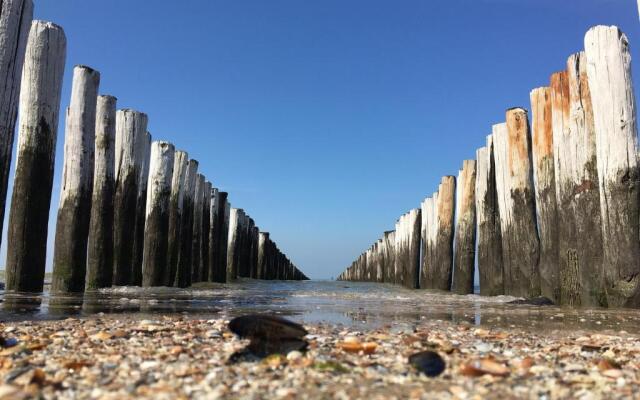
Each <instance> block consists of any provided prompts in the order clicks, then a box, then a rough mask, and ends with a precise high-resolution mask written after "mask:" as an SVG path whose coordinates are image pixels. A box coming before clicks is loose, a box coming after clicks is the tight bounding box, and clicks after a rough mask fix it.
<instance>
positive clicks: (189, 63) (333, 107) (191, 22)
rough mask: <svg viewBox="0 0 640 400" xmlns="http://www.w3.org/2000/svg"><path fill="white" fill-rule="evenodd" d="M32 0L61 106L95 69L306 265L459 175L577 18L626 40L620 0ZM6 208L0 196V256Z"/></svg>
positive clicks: (320, 263)
mask: <svg viewBox="0 0 640 400" xmlns="http://www.w3.org/2000/svg"><path fill="white" fill-rule="evenodd" d="M34 3H35V16H34V17H35V18H37V19H43V20H50V21H53V22H55V23H57V24H59V25H61V26H62V27H63V28H64V30H65V32H66V35H67V46H68V47H67V66H66V71H65V78H64V87H63V93H62V104H61V107H62V109H65V108H66V107H67V106H68V103H69V97H70V90H71V76H72V70H73V66H74V65H77V64H85V65H89V66H91V67H93V68H95V69H97V70H99V71H100V72H101V75H102V79H101V85H100V93H101V94H111V95H114V96H116V97H117V98H118V108H134V109H137V110H140V111H143V112H145V113H147V114H148V115H149V131H150V132H151V133H152V135H153V138H154V140H168V141H170V142H172V143H174V144H175V145H176V148H178V149H182V150H186V151H187V152H188V153H189V155H190V157H191V158H195V159H197V160H199V161H200V171H201V172H202V173H204V174H205V176H206V177H207V178H208V179H209V180H211V181H212V182H213V184H214V186H216V187H219V188H220V189H221V190H224V191H228V192H229V199H230V201H231V203H232V205H233V206H234V207H240V208H243V209H245V210H246V211H247V212H248V213H249V214H250V215H251V216H252V218H253V219H254V220H255V221H256V223H257V225H258V226H259V227H260V229H261V230H263V231H268V232H270V233H271V237H272V239H273V240H275V241H276V243H277V244H278V246H279V247H280V249H281V250H283V252H284V253H286V254H287V255H288V256H289V258H290V259H291V260H292V261H293V262H294V263H295V264H296V265H297V266H298V267H299V268H300V269H302V270H303V271H304V272H305V273H306V274H307V275H308V276H309V277H311V278H319V279H328V278H331V277H335V276H337V275H338V274H339V273H340V272H342V271H343V270H344V268H346V267H347V266H349V264H350V263H351V262H352V260H353V259H355V258H356V257H357V256H358V255H359V254H360V253H361V252H362V251H364V250H366V249H367V248H368V247H369V246H370V245H371V244H372V243H373V242H375V240H376V239H377V238H378V237H380V236H381V235H382V233H383V232H384V231H385V230H391V229H393V227H394V223H395V221H396V219H397V218H398V217H399V216H400V215H402V214H403V213H404V212H406V211H408V210H410V209H412V208H416V207H419V205H420V202H421V201H422V199H423V198H425V197H427V196H430V195H431V194H432V193H433V192H434V191H435V190H436V189H437V185H438V182H439V181H440V178H441V177H442V176H443V175H457V173H458V169H459V168H461V166H462V161H463V160H464V159H470V158H474V157H475V150H476V149H477V148H479V147H481V146H483V145H484V141H485V136H486V135H487V134H488V133H490V129H491V125H492V124H494V123H498V122H502V121H503V120H504V115H505V110H506V109H507V108H510V107H514V106H523V107H525V108H527V109H529V92H530V91H531V89H533V88H536V87H539V86H546V85H548V82H549V77H550V75H551V73H553V72H555V71H558V70H561V69H563V68H565V65H566V59H567V57H568V56H569V55H571V54H572V53H574V52H577V51H580V50H581V49H582V48H583V38H584V34H585V33H586V31H587V30H588V29H589V27H591V26H593V25H598V24H606V25H618V26H619V27H620V28H621V29H622V30H623V31H624V32H625V33H626V34H627V36H628V37H629V40H630V43H631V51H632V56H633V57H635V58H640V55H639V54H640V53H638V48H640V30H639V20H638V10H637V4H636V1H634V0H428V1H427V0H403V1H397V0H323V1H299V0H269V1H264V0H238V1H230V0H228V1H218V0H183V1H176V0H171V1H169V0H154V1H146V0H144V1H143V0H108V1H107V0H34ZM638 68H639V64H638V62H636V63H635V64H633V75H634V76H636V77H638V76H640V71H639V70H638ZM60 115H61V119H60V125H59V131H58V141H57V153H56V165H55V178H54V192H53V196H52V202H51V213H50V224H49V251H48V265H47V270H51V259H52V253H53V250H52V248H53V238H54V233H55V218H56V213H57V208H58V202H59V189H60V179H61V170H62V163H63V160H62V155H63V144H64V117H63V116H64V113H63V112H61V114H60ZM15 142H17V138H16V140H15ZM13 159H14V161H15V155H14V157H13ZM14 169H15V165H13V166H12V171H13V170H14ZM12 180H13V175H12V176H11V177H10V190H11V186H12ZM9 200H10V196H9V197H8V199H7V207H8V205H9V202H10V201H9ZM7 220H8V211H7V217H6V218H5V221H4V222H5V226H4V232H5V234H4V235H3V243H2V247H1V249H0V259H1V260H2V261H0V263H2V264H3V261H4V260H5V258H6V222H7Z"/></svg>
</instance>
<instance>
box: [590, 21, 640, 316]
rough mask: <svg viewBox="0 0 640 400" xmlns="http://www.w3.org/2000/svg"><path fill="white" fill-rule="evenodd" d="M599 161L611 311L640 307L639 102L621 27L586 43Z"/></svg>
mask: <svg viewBox="0 0 640 400" xmlns="http://www.w3.org/2000/svg"><path fill="white" fill-rule="evenodd" d="M584 47H585V53H586V58H587V76H588V82H589V89H590V91H591V99H592V105H593V119H594V126H595V136H596V150H597V160H598V179H599V183H600V185H599V190H600V208H601V215H602V236H603V245H604V259H603V263H604V265H605V270H604V272H605V283H606V291H607V301H608V304H609V306H614V307H615V306H628V307H633V306H637V305H639V304H640V290H639V286H640V248H639V246H638V240H639V229H638V221H639V220H638V218H639V215H638V206H639V204H638V203H639V201H640V199H638V190H639V189H638V185H639V184H640V182H638V180H639V177H638V156H637V136H636V135H637V120H636V102H635V98H634V93H633V84H632V82H631V54H630V53H629V43H628V40H627V37H626V36H625V35H624V34H623V33H622V32H621V31H620V29H618V28H617V27H615V26H596V27H594V28H591V29H590V30H589V31H588V32H587V34H586V36H585V38H584Z"/></svg>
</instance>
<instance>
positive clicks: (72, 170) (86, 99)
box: [51, 65, 100, 293]
mask: <svg viewBox="0 0 640 400" xmlns="http://www.w3.org/2000/svg"><path fill="white" fill-rule="evenodd" d="M99 86H100V73H99V72H98V71H95V70H93V69H92V68H89V67H86V66H83V65H79V66H76V67H75V68H74V69H73V85H72V87H71V102H70V103H69V108H67V120H66V129H65V141H64V166H63V172H62V185H61V186H62V187H61V190H60V205H59V207H58V218H57V221H56V236H55V244H54V250H53V278H52V282H51V291H52V292H63V293H67V292H76V293H77V292H83V291H84V286H85V276H86V271H87V240H88V235H89V220H90V219H91V193H92V190H93V169H94V153H95V138H96V107H97V101H98V87H99Z"/></svg>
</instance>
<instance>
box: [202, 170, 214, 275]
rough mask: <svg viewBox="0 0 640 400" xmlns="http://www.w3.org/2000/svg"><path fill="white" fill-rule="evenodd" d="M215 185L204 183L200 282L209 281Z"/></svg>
mask: <svg viewBox="0 0 640 400" xmlns="http://www.w3.org/2000/svg"><path fill="white" fill-rule="evenodd" d="M212 195H213V185H212V184H211V182H209V181H207V182H205V183H204V197H203V203H202V255H201V256H200V282H209V242H210V238H209V234H210V233H211V197H212Z"/></svg>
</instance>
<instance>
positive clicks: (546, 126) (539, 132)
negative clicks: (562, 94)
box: [531, 87, 553, 162]
mask: <svg viewBox="0 0 640 400" xmlns="http://www.w3.org/2000/svg"><path fill="white" fill-rule="evenodd" d="M531 112H532V116H531V121H532V128H531V131H532V136H533V147H534V150H535V151H534V156H535V158H536V162H539V161H541V160H542V159H543V158H544V157H545V156H549V155H550V154H551V153H552V152H553V129H552V119H551V88H549V87H541V88H538V89H534V90H533V91H532V92H531Z"/></svg>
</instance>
